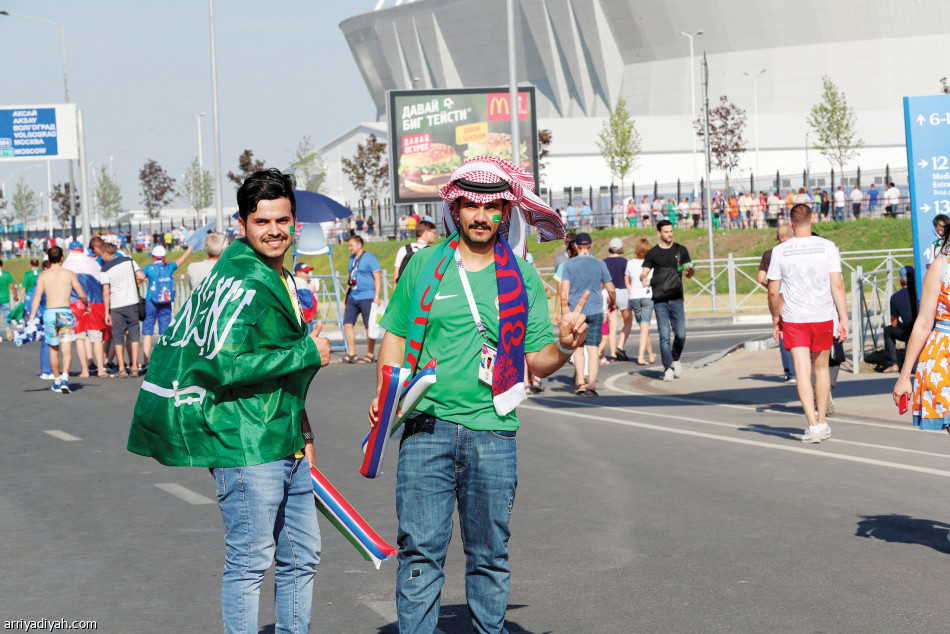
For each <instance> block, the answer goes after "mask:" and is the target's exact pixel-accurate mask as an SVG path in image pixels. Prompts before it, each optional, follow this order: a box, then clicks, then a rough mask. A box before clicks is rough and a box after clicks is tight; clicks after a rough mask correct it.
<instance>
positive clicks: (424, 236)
mask: <svg viewBox="0 0 950 634" xmlns="http://www.w3.org/2000/svg"><path fill="white" fill-rule="evenodd" d="M437 237H438V234H437V233H436V230H435V225H434V224H433V223H431V222H429V221H428V220H420V221H419V223H418V224H417V225H416V241H415V242H413V243H411V244H407V245H404V246H402V247H399V251H397V252H396V261H395V262H393V271H394V273H393V288H396V284H398V283H399V277H400V276H401V275H402V272H403V271H405V270H406V265H407V264H409V259H410V258H411V257H412V256H413V254H415V253H416V251H421V250H422V249H424V248H426V247H428V246H431V245H432V244H433V243H434V242H435V239H436V238H437Z"/></svg>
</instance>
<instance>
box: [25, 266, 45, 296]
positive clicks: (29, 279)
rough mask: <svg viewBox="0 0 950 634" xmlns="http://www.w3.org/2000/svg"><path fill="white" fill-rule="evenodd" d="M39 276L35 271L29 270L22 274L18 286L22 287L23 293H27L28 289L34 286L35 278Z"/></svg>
mask: <svg viewBox="0 0 950 634" xmlns="http://www.w3.org/2000/svg"><path fill="white" fill-rule="evenodd" d="M39 276H40V272H39V271H37V270H36V269H30V270H29V271H27V272H26V273H24V274H23V281H22V282H21V283H20V286H22V287H23V292H24V293H28V292H30V289H31V288H33V287H34V286H36V278H38V277H39Z"/></svg>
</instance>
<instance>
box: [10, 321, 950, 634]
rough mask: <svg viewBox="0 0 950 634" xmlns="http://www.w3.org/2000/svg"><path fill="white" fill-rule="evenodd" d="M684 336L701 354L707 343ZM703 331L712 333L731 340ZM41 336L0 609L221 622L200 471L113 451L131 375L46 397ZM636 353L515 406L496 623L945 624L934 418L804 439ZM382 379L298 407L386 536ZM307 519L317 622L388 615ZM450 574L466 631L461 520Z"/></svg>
mask: <svg viewBox="0 0 950 634" xmlns="http://www.w3.org/2000/svg"><path fill="white" fill-rule="evenodd" d="M691 333H692V334H694V335H696V336H694V337H692V338H691V339H690V343H688V344H687V350H688V351H689V353H693V352H694V351H693V350H692V349H691V348H692V346H693V345H695V347H696V348H697V349H696V350H695V353H696V354H697V355H698V354H700V350H699V348H700V345H701V342H703V341H705V339H702V338H700V337H699V334H700V330H699V329H693V330H691ZM766 333H767V331H766ZM709 334H710V335H711V336H710V337H708V339H710V340H711V343H710V346H713V342H716V341H725V339H724V337H727V335H724V334H722V333H716V332H710V333H709ZM752 338H758V337H752ZM716 347H718V345H717V346H716ZM36 351H37V349H36V348H35V347H32V348H31V347H27V348H12V347H10V346H8V345H7V344H2V347H0V386H2V387H0V406H2V411H3V416H2V420H3V431H4V442H3V443H0V483H2V484H0V535H2V536H3V542H2V543H3V546H2V549H3V552H2V561H3V573H4V574H3V575H2V576H0V618H2V619H4V620H9V619H19V618H33V619H39V618H44V617H45V618H49V619H55V618H67V619H94V620H96V621H97V622H98V625H99V628H98V631H102V632H170V631H172V632H213V631H220V628H221V624H220V615H219V609H220V608H219V605H220V603H219V592H220V579H221V567H222V564H223V558H224V544H223V529H222V526H221V518H220V514H219V512H218V509H217V506H216V505H215V504H214V503H213V498H214V484H213V480H212V478H211V476H210V475H209V474H208V473H207V471H206V470H202V469H188V468H168V467H163V466H161V465H158V464H157V463H155V462H154V461H152V460H149V459H146V458H142V457H139V456H135V455H132V454H129V453H128V452H126V451H125V442H126V437H127V433H128V425H129V419H130V413H131V409H132V405H133V403H134V400H135V396H136V390H137V388H138V386H139V384H140V382H141V381H140V379H111V380H96V379H88V380H82V381H80V380H78V379H77V381H76V390H75V392H74V393H73V394H70V395H57V394H53V393H51V392H49V390H48V385H49V383H48V382H45V381H40V380H39V379H37V378H35V377H34V374H35V367H36ZM684 358H685V356H684ZM634 367H635V366H634V365H633V364H626V363H614V364H610V365H608V366H605V367H604V368H603V374H602V380H601V381H600V383H601V385H602V386H603V387H602V388H600V392H601V394H602V396H601V398H599V399H585V398H578V397H575V396H573V395H572V394H571V384H570V378H569V372H568V370H562V371H561V372H559V373H558V374H557V375H555V376H554V377H552V378H551V379H549V380H548V381H546V385H547V390H546V391H545V392H544V394H542V395H539V396H535V397H532V398H531V399H530V400H529V401H528V402H527V403H526V404H524V405H522V406H521V407H520V408H519V417H520V418H521V421H522V429H521V431H520V432H519V442H518V444H519V462H520V464H519V487H518V497H517V501H516V503H515V506H514V513H513V516H512V532H513V536H512V539H511V559H512V568H513V586H512V593H511V599H510V605H509V611H508V629H509V630H510V631H512V632H536V633H541V632H566V633H575V632H611V633H612V632H700V631H703V632H705V631H735V632H763V631H776V632H809V631H833V632H854V631H881V632H884V631H886V632H895V631H901V632H905V631H908V632H909V631H940V630H945V629H946V625H945V617H944V615H943V613H942V599H943V597H944V595H945V591H944V587H945V583H946V578H947V572H948V568H950V558H948V559H944V557H947V556H948V555H950V543H948V541H947V539H946V534H947V529H948V528H950V509H948V508H947V505H946V495H945V490H946V486H947V484H948V483H950V480H948V478H950V460H948V454H947V448H948V446H947V444H946V443H947V439H946V438H945V437H943V435H942V434H937V433H925V432H919V431H912V430H910V429H909V428H907V427H899V426H896V425H888V424H881V423H879V422H874V421H872V420H862V419H858V418H852V419H849V420H848V421H843V422H837V423H836V424H835V426H834V432H835V436H834V439H833V440H832V441H830V442H827V443H822V444H821V445H817V446H803V445H801V443H799V442H797V440H796V439H795V438H794V437H793V434H798V433H800V431H801V421H800V418H801V417H800V415H792V414H789V413H786V412H782V411H757V410H756V409H755V408H753V407H747V406H742V405H724V404H715V403H707V402H697V401H690V400H683V399H677V398H673V397H663V396H651V395H645V394H642V393H639V392H637V390H635V389H634V388H633V385H634V384H633V382H632V381H631V380H630V377H629V376H628V374H627V373H628V372H630V371H632V370H633V369H634ZM373 381H374V379H373V369H372V367H369V366H356V365H352V366H342V365H340V364H334V366H333V367H331V368H328V369H325V370H322V371H321V372H320V373H319V374H318V375H317V378H316V380H315V381H314V383H313V386H312V388H311V391H310V395H309V398H308V410H309V412H310V413H311V419H312V420H314V422H315V428H316V433H317V456H318V466H319V467H320V469H321V470H322V471H323V473H324V474H325V475H326V476H327V477H328V478H329V479H330V480H331V481H332V482H333V483H334V484H335V485H336V486H337V488H338V489H339V490H340V491H341V492H342V493H343V495H345V496H346V497H347V499H348V500H349V501H350V502H351V503H352V504H353V505H354V506H355V507H356V508H357V509H358V510H359V511H360V512H361V513H362V514H363V516H364V517H365V518H366V519H367V520H368V521H369V522H370V524H372V525H373V527H374V528H376V530H377V531H378V532H379V533H380V534H381V535H382V536H383V537H384V539H387V540H388V541H390V542H391V543H392V542H393V541H395V532H396V522H395V512H394V496H393V488H394V473H393V471H394V468H395V456H394V455H391V456H390V457H389V459H388V460H387V467H388V468H387V471H386V473H384V475H383V476H382V477H381V478H379V479H377V480H375V481H369V480H365V479H363V478H362V476H360V475H359V473H358V472H357V469H358V467H359V464H360V461H361V455H360V450H359V442H360V439H361V438H362V436H363V434H364V432H365V429H366V423H365V409H366V405H367V403H368V400H369V398H370V396H371V390H372V389H373V385H374V382H373ZM736 389H741V386H736ZM321 530H322V531H323V559H322V562H321V565H320V569H319V572H318V580H317V584H316V591H315V596H314V621H313V631H320V632H354V633H361V632H380V633H392V632H395V631H396V629H395V626H394V625H393V619H394V615H395V604H394V582H395V580H394V575H395V569H396V568H395V562H384V563H383V566H382V569H381V570H379V571H376V570H375V569H374V568H373V566H372V565H371V564H369V563H366V562H364V561H362V559H360V558H359V557H358V555H357V554H356V551H355V550H354V549H353V548H352V546H350V545H349V543H348V542H346V541H345V540H344V538H343V537H342V536H341V535H340V534H339V533H337V532H336V531H335V529H333V527H332V526H330V525H329V524H328V523H327V522H325V521H323V520H322V519H321ZM447 568H448V571H447V574H448V580H447V583H446V585H445V587H444V589H443V613H442V618H441V620H440V625H439V628H440V630H441V631H442V632H445V633H452V632H467V631H470V626H469V624H468V619H467V611H466V608H465V598H464V579H463V571H464V559H463V554H462V552H461V547H460V542H459V540H458V538H457V537H456V538H455V539H454V540H453V543H452V545H451V546H450V549H449V554H448V561H447ZM268 584H269V580H268V582H265V586H264V588H263V589H262V593H261V594H262V601H261V616H262V620H261V624H262V631H272V627H273V625H272V624H273V619H272V616H271V615H272V606H273V597H272V592H271V591H270V589H269V587H270V586H269V585H268Z"/></svg>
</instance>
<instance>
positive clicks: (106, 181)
mask: <svg viewBox="0 0 950 634" xmlns="http://www.w3.org/2000/svg"><path fill="white" fill-rule="evenodd" d="M95 196H96V205H97V206H98V207H99V213H100V214H102V218H103V220H105V221H106V224H111V222H112V221H113V220H115V219H116V217H118V215H119V214H120V213H122V188H121V187H119V183H118V182H117V181H116V180H115V178H114V177H113V176H112V174H110V173H109V172H108V171H106V166H105V165H100V166H99V172H98V173H97V174H96V189H95Z"/></svg>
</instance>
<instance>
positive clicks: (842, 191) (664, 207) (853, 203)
mask: <svg viewBox="0 0 950 634" xmlns="http://www.w3.org/2000/svg"><path fill="white" fill-rule="evenodd" d="M711 204H712V209H713V228H714V229H716V230H730V229H762V228H765V227H766V226H775V225H783V224H784V225H788V224H789V223H790V220H789V213H790V211H791V209H792V207H793V206H794V205H798V204H803V205H807V206H808V207H809V208H810V209H811V211H812V214H813V217H814V219H815V220H816V221H819V220H838V221H844V220H847V219H859V218H861V217H866V218H875V217H878V218H879V217H895V216H899V215H901V214H904V213H906V211H907V210H906V201H904V200H902V198H901V193H900V189H899V188H898V187H896V186H895V185H894V183H889V184H888V186H887V188H886V189H885V190H884V191H881V190H879V189H878V188H877V187H876V186H875V185H874V184H871V185H870V186H869V187H868V188H867V189H866V190H862V189H861V187H859V186H858V185H855V186H854V187H853V188H851V189H850V190H847V191H846V188H845V187H844V186H838V188H837V189H836V190H834V191H828V190H827V189H822V188H820V187H815V188H813V189H811V190H808V189H806V188H804V187H801V188H799V189H798V190H795V189H786V190H776V191H772V192H766V191H759V192H754V191H736V192H734V193H733V194H732V195H729V194H727V193H724V192H722V191H716V192H714V194H713V196H712V201H711ZM557 212H558V214H559V215H560V216H561V220H562V222H563V223H564V226H565V227H567V228H568V229H570V230H574V231H591V230H592V229H602V228H606V227H613V228H622V227H627V228H634V227H655V226H657V223H659V222H660V221H661V220H666V221H669V222H670V223H671V224H672V225H673V226H674V227H676V228H679V227H682V228H689V227H698V226H701V225H704V223H705V221H706V219H707V214H706V211H705V204H704V202H703V199H702V197H701V196H695V197H694V196H681V197H679V198H677V197H676V196H655V197H653V198H652V200H651V198H650V197H649V196H643V197H642V198H640V200H639V202H638V201H637V200H636V199H634V198H626V199H625V200H624V201H622V202H621V201H616V202H614V203H613V206H611V207H610V208H609V209H605V210H604V211H601V212H595V211H593V210H592V209H591V206H590V204H588V202H587V201H586V200H585V201H581V202H580V204H579V205H577V206H575V204H574V202H569V203H568V204H567V205H566V206H565V207H559V208H558V209H557Z"/></svg>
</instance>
